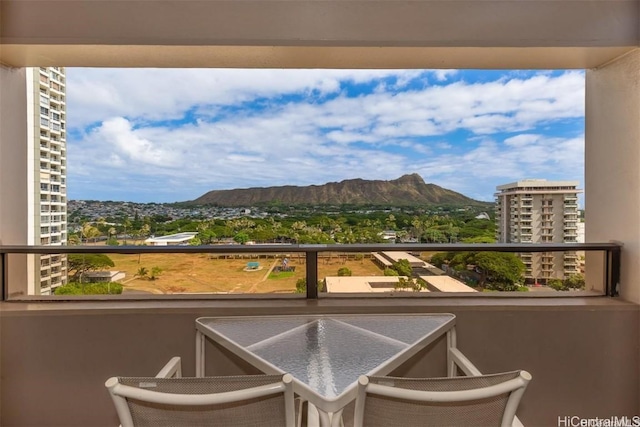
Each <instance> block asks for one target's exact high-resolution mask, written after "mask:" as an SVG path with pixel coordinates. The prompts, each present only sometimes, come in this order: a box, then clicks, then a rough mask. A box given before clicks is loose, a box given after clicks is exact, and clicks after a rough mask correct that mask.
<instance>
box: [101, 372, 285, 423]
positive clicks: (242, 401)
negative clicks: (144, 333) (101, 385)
mask: <svg viewBox="0 0 640 427" xmlns="http://www.w3.org/2000/svg"><path fill="white" fill-rule="evenodd" d="M292 381H293V378H292V377H291V375H288V374H285V375H284V376H283V375H246V376H233V377H204V378H152V377H127V378H123V377H113V378H109V379H108V380H107V382H106V383H105V386H106V387H107V388H108V389H109V392H110V393H111V397H112V399H113V402H114V404H115V406H116V411H117V412H118V417H119V418H120V423H121V424H122V427H134V426H135V427H142V426H153V427H161V426H233V427H236V426H238V427H242V426H258V425H259V426H273V427H282V426H287V427H293V426H294V424H295V409H294V397H293V383H292Z"/></svg>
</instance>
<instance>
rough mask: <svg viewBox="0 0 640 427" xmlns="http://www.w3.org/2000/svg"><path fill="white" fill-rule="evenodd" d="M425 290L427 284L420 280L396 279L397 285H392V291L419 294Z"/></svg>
mask: <svg viewBox="0 0 640 427" xmlns="http://www.w3.org/2000/svg"><path fill="white" fill-rule="evenodd" d="M426 288H427V282H425V281H424V280H422V279H412V278H404V277H400V278H398V283H396V284H395V285H394V289H397V290H399V289H404V290H412V291H414V292H420V291H421V290H423V289H426Z"/></svg>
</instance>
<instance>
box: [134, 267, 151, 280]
mask: <svg viewBox="0 0 640 427" xmlns="http://www.w3.org/2000/svg"><path fill="white" fill-rule="evenodd" d="M148 274H149V270H147V269H146V268H145V267H140V268H139V269H138V271H137V272H136V274H135V276H137V277H140V278H142V277H146V276H147V275H148Z"/></svg>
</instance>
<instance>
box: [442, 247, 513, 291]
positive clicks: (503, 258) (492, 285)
mask: <svg viewBox="0 0 640 427" xmlns="http://www.w3.org/2000/svg"><path fill="white" fill-rule="evenodd" d="M434 258H435V260H434ZM431 261H432V262H433V263H434V264H435V262H436V261H437V262H439V263H440V264H439V265H442V264H443V263H446V262H448V264H449V267H451V268H453V269H455V270H456V271H466V270H467V269H468V268H469V267H470V266H473V269H474V271H475V273H473V274H475V275H477V276H478V286H480V287H482V288H486V289H489V290H494V291H517V290H518V289H519V287H520V285H521V284H522V282H523V281H524V276H523V274H524V270H525V267H524V263H523V262H522V261H521V260H520V258H518V257H517V256H515V255H513V254H510V253H503V252H446V253H439V254H435V255H434V256H432V257H431Z"/></svg>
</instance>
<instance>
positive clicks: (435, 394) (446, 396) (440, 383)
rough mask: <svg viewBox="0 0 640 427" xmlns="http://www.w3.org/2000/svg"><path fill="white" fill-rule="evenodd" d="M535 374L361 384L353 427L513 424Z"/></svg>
mask: <svg viewBox="0 0 640 427" xmlns="http://www.w3.org/2000/svg"><path fill="white" fill-rule="evenodd" d="M530 380H531V375H530V374H529V373H528V372H526V371H513V372H505V373H501V374H494V375H482V376H477V377H454V378H394V377H366V376H361V377H360V379H359V380H358V397H357V400H356V408H355V414H354V426H356V427H361V426H366V427H376V426H400V425H401V426H407V427H408V426H465V425H468V426H471V425H472V426H504V427H506V426H509V427H511V425H512V423H513V419H514V417H515V413H516V409H517V407H518V404H519V403H520V398H521V397H522V394H523V393H524V390H525V388H526V387H527V384H528V383H529V381H530Z"/></svg>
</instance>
